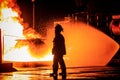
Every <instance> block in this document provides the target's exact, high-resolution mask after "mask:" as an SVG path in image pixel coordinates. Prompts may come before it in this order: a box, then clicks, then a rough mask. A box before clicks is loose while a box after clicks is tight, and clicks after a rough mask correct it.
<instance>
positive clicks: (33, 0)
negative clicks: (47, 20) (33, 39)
mask: <svg viewBox="0 0 120 80" xmlns="http://www.w3.org/2000/svg"><path fill="white" fill-rule="evenodd" d="M32 2H33V29H34V28H35V0H32Z"/></svg>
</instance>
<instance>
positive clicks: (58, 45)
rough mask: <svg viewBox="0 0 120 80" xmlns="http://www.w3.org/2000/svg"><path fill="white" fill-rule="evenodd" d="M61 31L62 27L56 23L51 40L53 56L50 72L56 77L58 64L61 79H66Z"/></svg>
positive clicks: (63, 42) (64, 52)
mask: <svg viewBox="0 0 120 80" xmlns="http://www.w3.org/2000/svg"><path fill="white" fill-rule="evenodd" d="M61 31H63V28H62V26H61V25H60V24H57V25H56V27H55V38H54V40H53V49H52V54H53V55H54V57H53V73H52V74H51V75H52V76H53V77H54V79H57V72H58V67H59V66H58V64H59V65H60V68H61V71H62V73H60V75H62V79H63V80H65V79H66V65H65V62H64V59H63V55H65V54H66V49H65V40H64V37H63V35H62V34H61Z"/></svg>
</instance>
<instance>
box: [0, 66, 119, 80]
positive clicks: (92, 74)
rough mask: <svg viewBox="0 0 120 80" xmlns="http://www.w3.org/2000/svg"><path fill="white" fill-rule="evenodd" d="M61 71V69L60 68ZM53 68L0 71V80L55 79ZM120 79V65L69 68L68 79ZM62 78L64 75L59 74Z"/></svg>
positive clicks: (60, 78) (60, 79) (59, 78)
mask: <svg viewBox="0 0 120 80" xmlns="http://www.w3.org/2000/svg"><path fill="white" fill-rule="evenodd" d="M59 72H60V69H59ZM50 73H52V69H51V68H41V67H38V68H22V69H19V70H18V71H15V72H3V73H0V80H53V78H52V77H50V75H49V74H50ZM96 79H99V80H102V79H105V80H114V79H118V80H120V69H119V67H76V68H72V67H70V68H67V78H66V80H96ZM58 80H62V76H58Z"/></svg>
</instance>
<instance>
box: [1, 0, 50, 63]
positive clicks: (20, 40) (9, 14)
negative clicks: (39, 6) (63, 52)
mask: <svg viewBox="0 0 120 80" xmlns="http://www.w3.org/2000/svg"><path fill="white" fill-rule="evenodd" d="M0 4H1V6H0V19H1V21H0V28H1V30H2V31H3V36H4V61H42V60H52V56H51V55H50V50H49V49H48V47H47V46H46V45H45V43H44V42H43V41H42V40H41V39H40V38H41V36H40V34H39V33H37V32H36V31H35V30H34V29H32V28H30V27H29V25H26V23H23V19H22V18H21V17H20V14H21V11H20V9H19V6H18V5H17V3H16V0H1V1H0ZM26 27H27V29H26ZM23 30H24V32H23ZM23 34H24V35H23ZM32 44H34V45H32ZM41 44H42V46H41Z"/></svg>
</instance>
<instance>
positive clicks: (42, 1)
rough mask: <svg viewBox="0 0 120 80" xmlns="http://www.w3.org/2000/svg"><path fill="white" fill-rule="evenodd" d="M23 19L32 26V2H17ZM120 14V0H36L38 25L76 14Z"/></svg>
mask: <svg viewBox="0 0 120 80" xmlns="http://www.w3.org/2000/svg"><path fill="white" fill-rule="evenodd" d="M17 3H18V5H19V7H20V9H21V11H22V15H21V17H23V19H24V21H25V22H28V23H29V24H31V25H32V10H33V7H32V6H33V3H32V0H17ZM82 11H88V12H91V13H106V14H109V13H112V14H114V13H115V14H118V13H120V0H35V21H36V25H38V24H39V23H43V22H44V21H45V22H47V21H48V20H51V18H53V17H54V18H63V17H64V16H67V15H68V14H71V13H75V12H82Z"/></svg>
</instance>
